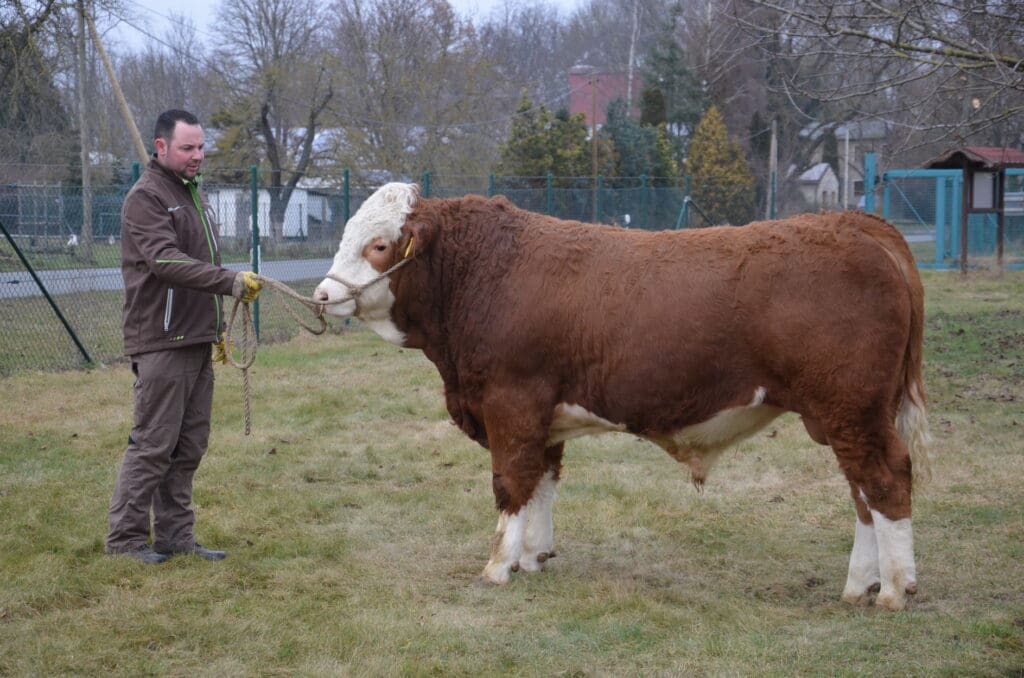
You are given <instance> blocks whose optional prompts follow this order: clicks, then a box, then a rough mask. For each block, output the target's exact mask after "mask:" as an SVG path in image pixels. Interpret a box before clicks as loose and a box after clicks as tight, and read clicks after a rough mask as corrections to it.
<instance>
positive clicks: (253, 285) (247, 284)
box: [231, 271, 263, 304]
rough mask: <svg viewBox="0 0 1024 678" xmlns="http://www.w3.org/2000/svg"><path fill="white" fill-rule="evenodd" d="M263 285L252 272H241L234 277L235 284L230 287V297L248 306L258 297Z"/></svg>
mask: <svg viewBox="0 0 1024 678" xmlns="http://www.w3.org/2000/svg"><path fill="white" fill-rule="evenodd" d="M262 289H263V283H261V282H260V280H259V278H258V277H257V275H256V274H255V273H253V272H252V271H242V272H241V273H239V274H238V275H236V276H235V284H234V285H232V287H231V296H233V297H234V298H235V299H238V300H239V301H241V302H242V303H245V304H248V303H251V302H253V301H255V300H256V297H258V296H260V290H262Z"/></svg>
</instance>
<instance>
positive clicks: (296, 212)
mask: <svg viewBox="0 0 1024 678" xmlns="http://www.w3.org/2000/svg"><path fill="white" fill-rule="evenodd" d="M308 183H310V185H308V186H305V187H303V186H302V182H300V186H299V187H297V188H296V189H295V190H294V191H292V195H291V199H289V200H288V208H287V209H286V210H285V215H284V225H283V229H282V232H283V235H284V237H285V238H296V239H306V238H313V239H319V238H322V237H325V236H327V237H332V236H333V231H334V230H338V232H340V228H341V227H342V226H343V225H344V224H343V223H342V222H343V219H344V217H343V215H342V214H341V210H339V209H337V207H338V205H337V203H338V199H337V198H336V195H337V193H338V190H337V189H331V188H327V187H321V186H316V185H314V184H315V183H316V182H315V180H310V181H309V182H308ZM206 197H207V199H208V200H209V201H210V206H211V207H212V208H213V213H214V215H215V218H216V219H217V222H218V223H219V224H220V234H221V237H224V238H234V237H239V236H243V237H244V236H245V235H247V234H249V233H251V232H252V193H251V192H250V191H249V189H248V188H239V187H236V186H223V187H221V186H209V187H207V188H206ZM257 217H258V219H259V225H260V232H261V234H263V235H264V236H267V235H269V234H270V192H269V191H267V189H265V188H261V189H259V191H258V195H257ZM336 222H337V223H336Z"/></svg>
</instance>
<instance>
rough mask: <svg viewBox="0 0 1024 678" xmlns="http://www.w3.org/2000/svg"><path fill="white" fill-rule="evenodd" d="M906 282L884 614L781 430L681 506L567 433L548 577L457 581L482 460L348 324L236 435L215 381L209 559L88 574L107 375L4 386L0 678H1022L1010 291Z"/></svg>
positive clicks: (126, 380) (118, 377)
mask: <svg viewBox="0 0 1024 678" xmlns="http://www.w3.org/2000/svg"><path fill="white" fill-rule="evenodd" d="M925 279H926V286H927V288H928V292H929V302H928V303H929V307H928V336H927V340H926V341H927V346H926V349H927V365H926V368H927V373H928V374H927V384H928V389H929V394H930V398H931V412H930V415H931V421H932V425H933V433H934V436H935V440H936V442H935V447H934V460H935V461H934V464H935V471H936V473H935V480H934V482H933V483H932V485H930V486H929V487H927V488H926V489H924V490H923V491H922V492H920V493H919V494H918V496H917V498H916V502H915V525H914V526H915V533H916V537H917V554H918V570H919V575H920V582H921V591H920V593H919V594H918V595H917V596H916V598H915V599H914V600H913V603H912V604H911V606H910V608H909V609H908V610H907V611H905V612H903V613H898V614H891V613H883V612H878V611H876V610H874V609H866V608H855V607H850V606H847V605H844V604H842V603H840V602H839V593H840V591H841V588H842V585H843V581H844V577H845V571H846V563H847V558H848V556H849V550H850V547H851V545H852V537H853V521H854V516H853V510H852V505H851V503H850V500H849V498H848V489H847V487H846V484H845V482H844V481H843V480H842V478H841V476H840V474H839V472H838V470H837V468H836V464H835V461H834V459H833V457H832V455H831V453H830V452H829V450H827V449H826V448H822V447H820V446H817V445H815V444H814V443H812V442H811V441H810V440H809V439H808V438H807V436H806V434H805V433H804V432H803V427H802V425H801V424H800V422H799V421H798V420H797V419H796V418H795V417H792V416H785V417H782V418H780V419H779V420H777V421H776V422H775V423H774V424H773V425H772V426H771V427H770V428H769V429H768V430H766V431H765V432H763V433H762V434H760V435H758V436H756V437H755V438H753V439H751V440H749V441H746V442H744V443H743V444H741V445H740V446H739V447H738V448H737V449H736V450H733V451H731V452H729V453H727V454H726V455H724V456H723V458H722V460H721V461H720V463H719V465H718V466H716V467H715V469H714V471H713V472H712V474H711V476H710V479H709V483H708V486H707V489H706V492H705V493H704V494H703V495H701V494H698V493H697V492H696V491H695V490H694V489H693V487H692V486H691V484H690V480H689V474H688V472H687V471H686V469H685V468H684V467H682V466H680V465H679V464H677V463H676V462H675V461H673V460H672V459H670V458H669V457H668V456H667V455H665V454H664V453H662V452H661V451H660V450H658V449H656V448H654V447H653V446H651V445H648V444H645V443H642V442H640V441H638V440H636V439H635V438H633V437H632V436H628V435H621V434H617V435H609V436H604V437H599V438H587V439H582V440H578V441H573V442H571V443H569V444H568V445H567V453H566V460H565V470H564V479H563V482H562V483H561V487H560V491H559V497H558V500H557V501H556V504H555V523H556V550H557V551H558V557H557V558H555V559H554V560H552V561H550V563H549V564H550V567H549V570H548V571H547V572H545V573H543V574H539V575H531V576H525V575H521V574H520V575H516V576H514V577H513V580H512V581H511V582H510V584H508V585H507V586H505V587H501V588H490V587H480V586H478V585H477V584H476V578H477V575H478V574H479V572H480V570H481V569H482V568H483V565H484V563H485V561H486V558H487V555H488V543H489V538H490V535H491V532H492V530H493V528H494V523H495V520H496V515H495V512H494V509H493V499H492V497H491V493H490V470H489V461H488V456H487V454H486V453H485V452H484V451H483V450H481V449H479V448H478V447H476V446H475V445H474V444H473V443H471V442H470V441H468V440H467V439H466V438H465V437H464V436H462V435H461V434H460V433H459V432H458V431H457V430H456V429H455V428H454V427H453V426H451V425H450V424H448V423H447V415H446V413H445V412H444V404H443V399H442V397H441V394H440V381H439V378H438V377H437V374H436V372H435V371H434V368H433V367H432V366H431V365H430V364H429V363H428V362H427V361H426V359H425V358H424V357H423V356H422V355H421V354H419V353H418V352H416V351H408V350H399V349H397V348H394V347H392V346H390V345H388V344H386V343H384V342H383V341H381V340H379V339H377V338H376V337H375V336H373V335H371V334H369V333H367V332H364V331H354V332H351V333H346V334H343V335H340V336H339V335H338V334H332V335H330V336H328V337H324V338H316V339H314V338H310V337H300V338H298V339H296V340H293V341H291V342H289V343H288V344H283V345H276V346H270V347H264V348H261V353H260V357H259V360H258V363H257V365H256V367H255V368H254V369H253V373H252V378H253V383H254V385H255V390H256V396H255V400H254V425H255V431H254V434H253V436H252V437H250V438H246V437H245V436H244V435H243V434H242V407H241V380H240V377H239V375H238V373H236V372H234V371H230V370H218V385H217V399H216V404H215V413H216V414H215V421H214V435H213V439H212V443H211V451H210V453H209V455H208V457H207V459H206V460H204V462H203V466H202V468H201V469H200V471H199V474H198V476H197V482H196V495H195V501H196V506H197V512H198V527H197V531H198V535H199V537H200V539H201V540H202V541H204V542H206V543H209V544H212V545H216V546H221V547H224V548H226V549H228V550H229V552H230V556H229V558H228V560H226V561H224V562H221V563H207V562H204V561H199V560H195V559H189V558H177V559H174V560H173V561H171V562H170V563H168V564H166V565H163V566H160V567H155V568H154V567H144V566H141V565H138V564H136V563H134V562H131V561H127V560H122V559H116V558H108V557H104V556H103V555H102V538H103V534H104V532H105V522H106V506H107V501H108V500H109V496H110V491H111V489H112V487H113V482H114V477H115V475H116V472H117V466H118V463H119V461H120V457H121V454H122V451H123V445H124V442H125V437H126V435H127V432H128V428H129V426H130V416H131V412H130V388H131V375H130V374H129V372H128V370H127V368H126V367H124V366H121V365H119V366H114V367H112V368H109V369H105V370H95V371H92V372H71V373H63V374H42V373H40V374H28V375H18V376H15V377H9V378H5V379H3V380H2V381H0V385H2V388H3V393H4V396H5V400H6V402H7V403H8V406H7V407H5V408H2V409H0V515H2V516H3V517H4V520H3V521H2V523H0V525H2V527H0V571H2V572H3V577H2V579H0V675H132V676H135V675H157V674H159V675H194V674H199V675H225V676H236V675H237V676H251V675H267V676H274V675H289V676H292V675H308V676H314V675H315V676H320V675H432V674H437V675H480V674H484V673H489V674H497V675H626V674H647V675H695V676H733V675H769V676H793V675H849V676H857V675H872V676H874V675H921V676H925V675H928V676H930V675H949V676H960V675H982V676H1007V675H1019V674H1020V673H1021V672H1022V671H1024V587H1022V586H1021V582H1022V581H1024V565H1022V563H1024V480H1022V478H1024V444H1022V442H1021V441H1022V438H1024V437H1022V435H1021V427H1022V426H1024V417H1022V416H1021V414H1020V408H1019V403H1020V399H1021V398H1022V397H1024V393H1022V392H1021V388H1022V382H1024V379H1021V378H1020V376H1021V371H1020V370H1021V369H1022V367H1021V362H1022V361H1021V359H1020V351H1018V350H1017V348H1018V347H1019V346H1020V344H1019V343H1018V342H1019V341H1021V336H1022V335H1021V332H1022V329H1024V328H1022V326H1021V324H1020V323H1019V322H1018V319H1019V318H1021V317H1024V315H1022V314H1024V293H1022V292H1024V274H1007V275H1006V276H1005V277H1003V278H1001V279H997V278H994V277H972V278H971V279H969V280H968V281H966V282H965V281H962V280H961V279H960V278H959V277H958V276H957V275H956V274H949V273H926V274H925ZM961 330H962V332H961ZM999 351H1002V353H1001V354H1000V353H999ZM1015 351H1016V353H1015Z"/></svg>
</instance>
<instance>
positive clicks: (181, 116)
mask: <svg viewBox="0 0 1024 678" xmlns="http://www.w3.org/2000/svg"><path fill="white" fill-rule="evenodd" d="M179 122H183V123H185V124H186V125H198V124H199V118H197V117H196V116H194V115H192V114H191V113H189V112H188V111H182V110H180V109H177V108H172V109H171V110H169V111H164V112H163V113H161V114H160V117H158V118H157V119H156V129H155V130H154V132H153V138H154V139H166V140H167V141H170V140H171V137H172V136H174V127H175V126H176V125H177V124H178V123H179Z"/></svg>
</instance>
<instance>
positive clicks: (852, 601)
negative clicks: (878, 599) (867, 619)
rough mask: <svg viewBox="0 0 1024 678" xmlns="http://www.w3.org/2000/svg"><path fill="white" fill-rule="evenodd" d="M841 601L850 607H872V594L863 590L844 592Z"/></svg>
mask: <svg viewBox="0 0 1024 678" xmlns="http://www.w3.org/2000/svg"><path fill="white" fill-rule="evenodd" d="M841 600H842V601H843V602H844V603H846V604H848V605H870V604H871V592H870V591H861V590H859V589H858V590H849V589H847V590H844V591H843V595H842V598H841Z"/></svg>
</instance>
